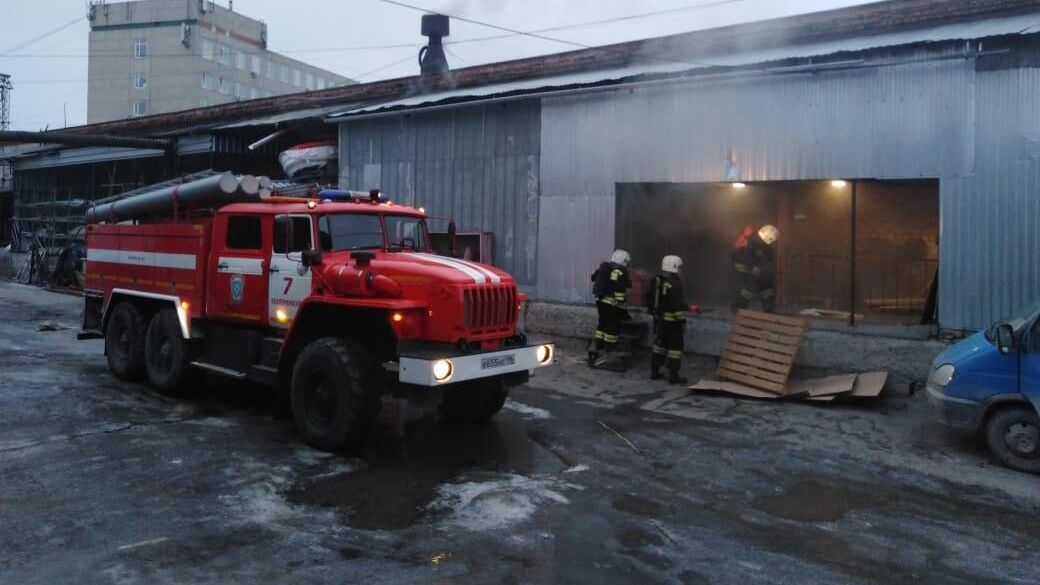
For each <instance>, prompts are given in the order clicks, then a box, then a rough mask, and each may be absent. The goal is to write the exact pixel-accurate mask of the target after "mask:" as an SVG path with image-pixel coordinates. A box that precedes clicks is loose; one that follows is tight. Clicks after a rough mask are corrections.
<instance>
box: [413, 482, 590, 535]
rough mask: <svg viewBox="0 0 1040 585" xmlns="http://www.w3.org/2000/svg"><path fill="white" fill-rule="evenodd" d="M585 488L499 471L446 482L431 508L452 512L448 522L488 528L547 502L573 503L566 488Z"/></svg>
mask: <svg viewBox="0 0 1040 585" xmlns="http://www.w3.org/2000/svg"><path fill="white" fill-rule="evenodd" d="M568 489H581V487H580V486H576V485H572V484H568V483H565V482H561V481H559V480H555V479H552V478H532V477H525V476H522V475H516V474H508V475H505V476H499V475H496V476H494V477H493V478H491V479H486V480H483V481H468V482H463V483H454V484H443V485H441V486H438V487H437V496H438V497H437V499H435V500H434V501H433V502H431V503H430V504H429V505H428V506H427V509H429V510H431V511H435V512H448V516H447V518H446V519H445V520H444V524H445V525H447V526H452V527H457V528H462V529H465V530H471V531H474V532H484V531H489V530H499V529H502V528H507V527H509V526H513V525H516V524H519V523H521V522H524V521H526V520H527V519H529V518H530V517H531V516H532V515H534V513H535V512H536V511H537V510H538V508H539V507H540V506H542V505H545V504H569V503H570V500H568V499H567V497H566V496H564V495H563V493H561V492H563V491H564V490H568Z"/></svg>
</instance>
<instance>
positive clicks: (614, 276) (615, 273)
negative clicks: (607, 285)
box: [610, 268, 621, 282]
mask: <svg viewBox="0 0 1040 585" xmlns="http://www.w3.org/2000/svg"><path fill="white" fill-rule="evenodd" d="M619 278H621V270H619V269H617V268H615V269H614V270H611V271H610V280H613V281H614V282H617V281H618V279H619Z"/></svg>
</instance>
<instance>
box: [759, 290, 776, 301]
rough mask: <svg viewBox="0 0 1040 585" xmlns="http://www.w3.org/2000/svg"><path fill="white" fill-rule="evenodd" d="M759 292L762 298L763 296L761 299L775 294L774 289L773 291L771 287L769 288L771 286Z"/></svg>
mask: <svg viewBox="0 0 1040 585" xmlns="http://www.w3.org/2000/svg"><path fill="white" fill-rule="evenodd" d="M759 294H761V295H762V298H763V299H769V298H772V297H773V295H775V294H776V291H774V290H773V289H771V288H767V289H765V290H763V291H762V292H761V293H759Z"/></svg>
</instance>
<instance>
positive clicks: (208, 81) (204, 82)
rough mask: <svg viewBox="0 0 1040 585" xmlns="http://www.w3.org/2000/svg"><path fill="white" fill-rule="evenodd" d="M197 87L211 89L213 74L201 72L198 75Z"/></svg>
mask: <svg viewBox="0 0 1040 585" xmlns="http://www.w3.org/2000/svg"><path fill="white" fill-rule="evenodd" d="M199 87H201V88H202V89H213V76H212V75H210V74H209V73H205V72H203V73H202V75H200V76H199Z"/></svg>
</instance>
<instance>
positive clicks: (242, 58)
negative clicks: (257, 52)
mask: <svg viewBox="0 0 1040 585" xmlns="http://www.w3.org/2000/svg"><path fill="white" fill-rule="evenodd" d="M235 68H236V69H241V70H243V71H245V69H246V54H245V53H243V52H242V51H235Z"/></svg>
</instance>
